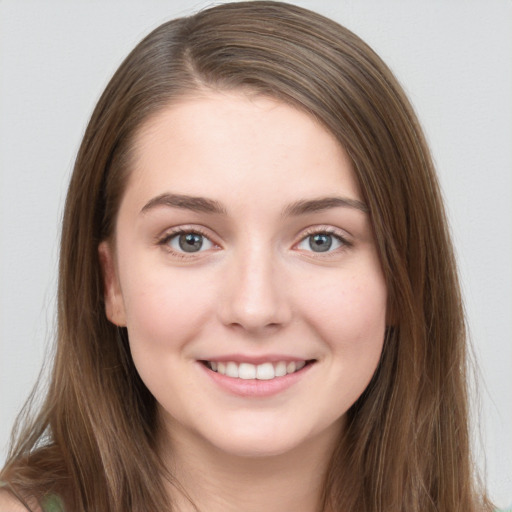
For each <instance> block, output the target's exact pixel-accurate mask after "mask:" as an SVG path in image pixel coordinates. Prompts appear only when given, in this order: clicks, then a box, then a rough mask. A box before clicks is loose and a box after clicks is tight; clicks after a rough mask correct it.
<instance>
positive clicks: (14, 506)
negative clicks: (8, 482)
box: [0, 489, 41, 512]
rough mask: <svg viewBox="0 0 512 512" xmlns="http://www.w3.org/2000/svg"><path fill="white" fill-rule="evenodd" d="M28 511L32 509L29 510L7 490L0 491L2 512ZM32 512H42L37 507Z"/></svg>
mask: <svg viewBox="0 0 512 512" xmlns="http://www.w3.org/2000/svg"><path fill="white" fill-rule="evenodd" d="M28 510H30V509H27V507H25V505H23V503H21V501H20V500H18V498H16V497H15V496H14V495H13V494H11V493H10V492H9V491H8V490H7V489H0V512H27V511H28ZM32 512H41V509H40V508H39V507H38V506H37V505H36V506H35V507H33V508H32Z"/></svg>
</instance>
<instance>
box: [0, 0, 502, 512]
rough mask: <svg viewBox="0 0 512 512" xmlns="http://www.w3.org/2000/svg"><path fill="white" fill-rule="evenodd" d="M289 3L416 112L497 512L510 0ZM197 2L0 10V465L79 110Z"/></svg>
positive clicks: (42, 333) (51, 281)
mask: <svg viewBox="0 0 512 512" xmlns="http://www.w3.org/2000/svg"><path fill="white" fill-rule="evenodd" d="M296 3H297V4H299V5H302V6H304V7H308V8H311V9H313V10H316V11H318V12H321V13H323V14H325V15H327V16H329V17H332V18H334V19H336V20H337V21H339V22H340V23H342V24H344V25H346V26H347V27H348V28H350V29H352V30H353V31H354V32H356V33H357V34H358V35H359V36H361V37H362V38H363V39H365V40H366V41H367V42H368V43H369V44H370V45H371V46H373V47H374V49H375V50H376V51H377V52H378V53H379V54H380V55H381V57H383V59H384V60H385V61H386V62H387V63H388V64H389V65H390V67H391V68H392V69H393V71H394V72H395V73H396V75H397V76H398V78H399V80H400V81H401V82H402V84H403V85H404V87H405V89H406V91H407V92H408V94H409V96H410V98H411V100H412V102H413V104H414V106H415V108H416V110H417V112H418V114H419V117H420V120H421V121H422V124H423V126H424V128H425V131H426V134H427V138H428V140H429V142H430V144H431V147H432V151H433V155H434V158H435V161H436V164H437V168H438V171H439V174H440V178H441V183H442V187H443V191H444V194H445V198H446V202H447V207H448V212H449V216H450V221H451V225H452V231H453V237H454V240H455V244H456V248H457V254H458V258H459V264H460V273H461V278H462V284H463V290H464V295H465V303H466V310H467V314H468V322H469V326H470V330H471V337H472V341H473V345H474V352H475V356H476V359H477V361H478V365H479V373H480V375H479V379H478V380H479V395H480V400H477V398H476V393H475V394H474V399H473V403H474V410H475V412H474V416H475V421H474V434H475V435H474V438H475V453H476V458H477V460H478V462H479V465H480V467H481V468H482V469H483V470H484V471H486V473H487V485H488V487H489V489H490V491H491V495H492V497H493V498H494V499H495V500H496V502H497V504H498V505H501V506H506V505H512V407H511V405H512V398H511V397H512V378H511V375H512V271H511V261H512V2H511V1H510V0H481V1H476V0H475V1H473V0H458V1H457V0H448V1H447V0H429V1H427V0H409V1H392V0H384V1H383V0H378V1H377V0H373V1H372V0H357V1H356V0H350V1H349V0H345V1H343V0H342V1H339V0H330V1H328V0H317V1H315V0H303V1H298V2H296ZM209 4H211V2H189V1H185V0H181V1H178V0H168V1H157V0H151V1H148V0H146V1H142V0H139V1H127V0H124V1H114V0H110V1H108V2H107V1H103V2H100V1H87V2H85V1H76V0H75V1H72V0H62V1H56V0H45V1H44V2H41V1H40V0H39V1H27V0H25V1H23V2H20V1H19V0H3V1H0V461H1V460H2V459H3V458H4V456H5V453H6V446H7V441H8V437H9V431H10V428H11V425H12V422H13V420H14V418H15V415H16V412H17V411H18V410H19V408H20V407H21V405H22V403H23V402H24V400H25V398H26V396H27V394H28V392H29V390H30V389H31V387H32V386H33V384H34V383H35V381H36V380H37V376H38V373H39V369H40V366H41V364H42V361H43V359H44V358H45V354H47V353H48V347H49V346H50V345H51V341H52V337H53V324H54V306H55V298H54V296H55V284H56V267H57V245H58V236H59V234H58V226H59V222H60V216H61V212H62V206H63V201H64V197H65V190H66V185H67V181H68V177H69V174H70V170H71V167H72V164H73V159H74V156H75V153H76V150H77V148H78V145H79V142H80V138H81V136H82V134H83V130H84V128H85V125H86V122H87V120H88V117H89V115H90V113H91V111H92V108H93V106H94V104H95V102H96V100H97V99H98V97H99V95H100V93H101V91H102V89H103V88H104V87H105V85H106V83H107V81H108V79H109V78H110V76H111V74H112V73H113V71H114V70H115V69H116V67H117V66H118V65H119V63H120V62H121V60H122V59H123V58H124V57H125V56H126V54H127V53H128V52H129V51H130V50H131V49H132V47H133V46H134V45H135V44H136V43H137V42H138V41H139V40H140V39H141V38H142V37H143V36H144V35H145V34H146V33H148V32H149V31H150V30H151V29H153V28H155V27H156V26H157V25H159V24H160V23H161V22H163V21H165V20H168V19H170V18H174V17H176V16H180V15H183V14H189V13H191V12H192V11H194V10H196V9H197V8H199V7H204V6H206V5H209ZM485 459H486V460H487V463H485Z"/></svg>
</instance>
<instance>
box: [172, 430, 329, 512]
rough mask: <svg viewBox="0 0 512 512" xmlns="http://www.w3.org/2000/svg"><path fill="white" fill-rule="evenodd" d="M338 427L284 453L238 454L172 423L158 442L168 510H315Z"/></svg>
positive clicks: (312, 511) (236, 511)
mask: <svg viewBox="0 0 512 512" xmlns="http://www.w3.org/2000/svg"><path fill="white" fill-rule="evenodd" d="M178 430H179V427H178ZM338 431H339V428H338V429H337V430H336V431H334V430H332V431H329V432H327V433H323V434H321V435H320V436H317V437H316V438H314V439H310V440H308V441H306V442H304V443H303V444H302V445H301V446H298V447H296V448H294V449H293V450H292V451H289V452H287V453H284V454H278V455H271V456H259V457H244V456H238V455H233V454H230V453H225V452H223V451H221V450H219V449H218V448H216V447H215V446H212V445H211V444H209V443H208V442H207V441H206V440H204V439H200V438H198V437H196V436H195V434H194V433H191V432H187V431H181V432H180V431H178V432H177V431H176V425H173V438H172V440H167V441H166V443H165V445H163V444H162V449H163V454H164V460H165V461H166V463H167V465H168V467H169V469H170V472H171V474H172V476H173V481H174V482H176V483H177V485H173V484H171V483H167V489H168V492H169V495H170V498H171V502H172V503H173V504H174V505H175V508H174V509H173V510H177V511H179V512H239V511H240V510H243V511H244V512H261V511H262V510H265V512H283V511H291V510H293V511H294V512H320V511H321V510H322V503H323V486H324V481H325V477H326V473H327V467H328V464H329V461H330V457H331V454H332V453H333V451H334V445H335V444H336V442H337V438H338V435H337V433H338ZM164 446H165V448H164ZM186 496H188V498H189V499H187V498H186Z"/></svg>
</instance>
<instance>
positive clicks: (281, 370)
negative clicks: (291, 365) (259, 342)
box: [275, 361, 286, 377]
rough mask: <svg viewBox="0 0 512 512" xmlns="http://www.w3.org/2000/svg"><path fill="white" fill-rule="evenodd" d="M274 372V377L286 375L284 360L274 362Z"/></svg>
mask: <svg viewBox="0 0 512 512" xmlns="http://www.w3.org/2000/svg"><path fill="white" fill-rule="evenodd" d="M275 374H276V377H283V376H284V375H286V363H285V362H284V361H279V363H277V364H276V368H275Z"/></svg>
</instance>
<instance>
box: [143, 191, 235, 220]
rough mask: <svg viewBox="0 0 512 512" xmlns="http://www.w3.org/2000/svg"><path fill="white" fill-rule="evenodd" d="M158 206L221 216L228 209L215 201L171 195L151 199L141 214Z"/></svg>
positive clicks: (166, 194) (161, 195)
mask: <svg viewBox="0 0 512 512" xmlns="http://www.w3.org/2000/svg"><path fill="white" fill-rule="evenodd" d="M158 206H169V207H172V208H182V209H184V210H191V211H194V212H201V213H217V214H220V215H226V213H227V212H226V209H225V208H224V207H223V206H222V205H221V204H220V203H219V202H218V201H214V200H213V199H207V198H205V197H197V196H187V195H182V194H170V193H165V194H160V195H159V196H156V197H154V198H153V199H150V200H149V201H148V202H147V203H146V204H145V205H144V207H143V208H142V210H141V211H140V213H146V212H148V211H149V210H152V209H153V208H157V207H158Z"/></svg>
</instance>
